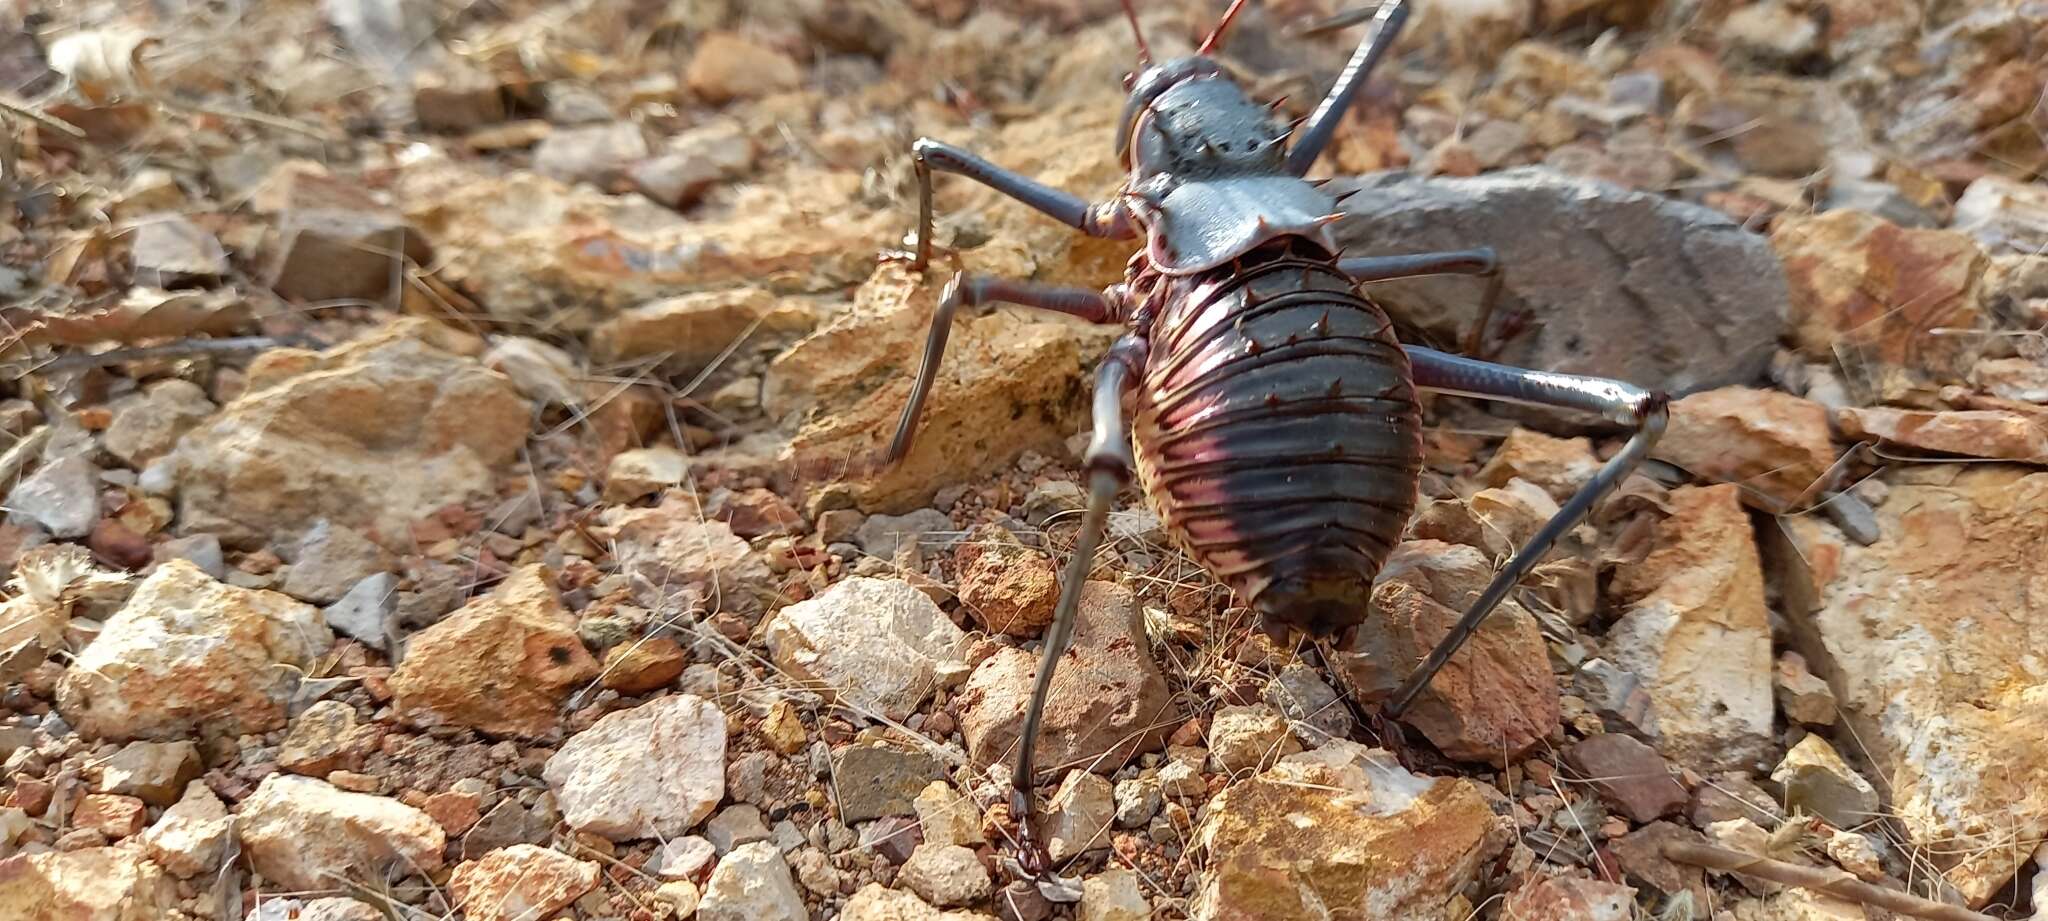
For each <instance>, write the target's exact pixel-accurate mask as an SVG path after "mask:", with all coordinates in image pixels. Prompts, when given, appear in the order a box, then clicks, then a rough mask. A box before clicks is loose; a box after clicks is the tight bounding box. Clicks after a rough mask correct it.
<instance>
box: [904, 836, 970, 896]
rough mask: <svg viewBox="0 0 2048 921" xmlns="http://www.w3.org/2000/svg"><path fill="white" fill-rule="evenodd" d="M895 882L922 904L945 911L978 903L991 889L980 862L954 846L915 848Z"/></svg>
mask: <svg viewBox="0 0 2048 921" xmlns="http://www.w3.org/2000/svg"><path fill="white" fill-rule="evenodd" d="M896 878H897V880H898V881H899V882H901V883H902V884H903V885H904V886H906V887H908V888H909V889H910V891H912V892H915V893H917V894H918V896H919V897H920V898H923V899H924V900H925V901H927V902H930V903H932V904H934V905H938V906H940V907H947V908H951V907H957V906H961V905H967V904H970V903H973V902H978V901H981V900H982V899H985V898H988V894H989V891H990V890H991V889H993V888H994V881H993V880H992V879H990V878H989V874H988V868H987V867H984V866H982V865H981V858H980V857H977V856H975V854H974V852H973V851H972V850H969V849H967V848H964V847H961V846H959V845H957V844H920V845H918V846H917V849H916V850H914V851H912V852H911V853H910V859H909V860H907V861H904V863H903V869H902V871H901V872H899V873H898V874H897V877H896Z"/></svg>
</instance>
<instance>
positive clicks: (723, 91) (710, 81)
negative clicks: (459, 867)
mask: <svg viewBox="0 0 2048 921" xmlns="http://www.w3.org/2000/svg"><path fill="white" fill-rule="evenodd" d="M696 46H697V51H696V54H694V55H692V56H691V58H690V66H689V69H688V70H687V71H685V73H684V75H683V80H684V82H685V83H686V84H687V85H688V86H689V87H690V92H692V93H695V94H697V98H699V99H702V100H704V101H705V102H708V103H711V104H712V105H718V104H721V103H725V102H731V101H732V100H735V99H757V98H760V97H762V96H766V95H768V94H770V93H779V92H783V91H785V90H791V89H795V88H796V86H797V85H798V84H799V83H801V82H802V81H803V73H804V72H803V69H802V68H800V67H798V66H797V64H796V62H795V61H792V60H790V59H789V55H786V54H783V53H782V52H780V51H777V50H775V49H773V48H770V47H768V46H766V45H762V44H760V43H758V42H754V41H752V40H750V39H747V38H744V37H742V36H739V35H735V34H733V33H731V32H712V33H710V34H707V35H705V36H703V37H702V38H700V39H698V40H697V42H696ZM541 914H543V915H545V914H546V912H541Z"/></svg>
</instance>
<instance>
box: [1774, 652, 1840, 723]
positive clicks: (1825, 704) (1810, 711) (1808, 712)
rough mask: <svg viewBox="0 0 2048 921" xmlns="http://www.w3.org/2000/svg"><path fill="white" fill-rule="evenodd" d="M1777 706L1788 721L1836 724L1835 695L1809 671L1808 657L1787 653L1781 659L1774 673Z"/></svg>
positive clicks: (1826, 684)
mask: <svg viewBox="0 0 2048 921" xmlns="http://www.w3.org/2000/svg"><path fill="white" fill-rule="evenodd" d="M1775 676H1776V679H1777V685H1778V706H1779V707H1781V708H1783V709H1784V711H1785V717H1786V718H1787V719H1791V720H1797V721H1799V722H1802V723H1805V724H1807V725H1809V726H1833V725H1834V724H1835V691H1834V689H1833V688H1830V687H1828V683H1827V682H1825V681H1822V680H1820V679H1819V678H1817V677H1815V676H1814V674H1813V672H1811V671H1808V670H1807V668H1806V657H1805V656H1802V655H1800V654H1798V653H1796V652H1787V653H1785V654H1784V655H1781V656H1779V657H1778V668H1777V672H1776V673H1775Z"/></svg>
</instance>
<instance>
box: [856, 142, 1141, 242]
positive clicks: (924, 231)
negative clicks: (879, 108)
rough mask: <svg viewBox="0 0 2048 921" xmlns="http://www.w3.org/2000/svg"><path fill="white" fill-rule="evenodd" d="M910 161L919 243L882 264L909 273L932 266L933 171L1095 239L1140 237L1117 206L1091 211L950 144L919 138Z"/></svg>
mask: <svg viewBox="0 0 2048 921" xmlns="http://www.w3.org/2000/svg"><path fill="white" fill-rule="evenodd" d="M910 157H911V163H912V165H913V167H914V168H915V170H916V172H917V243H916V244H914V248H913V250H912V251H911V252H909V253H904V252H900V251H890V252H886V253H883V254H882V258H884V259H904V258H908V259H909V260H910V267H911V268H913V269H916V270H917V271H920V272H922V271H924V270H925V267H926V266H929V265H930V264H931V260H932V170H938V171H940V172H943V173H952V174H954V175H957V176H965V177H967V178H969V179H972V180H974V181H976V182H979V183H981V184H982V185H985V186H988V187H989V188H992V189H994V190H996V191H998V192H1001V193H1003V194H1004V195H1008V196H1009V197H1011V198H1014V199H1016V200H1018V201H1020V202H1023V203H1024V204H1025V205H1027V206H1029V207H1030V208H1032V209H1033V210H1036V211H1038V212H1040V213H1042V214H1045V215H1047V216H1049V217H1051V218H1052V219H1053V220H1056V221H1059V222H1060V223H1062V224H1065V225H1067V226H1069V227H1072V228H1074V229H1075V230H1079V231H1081V232H1082V233H1085V234H1087V235H1089V236H1091V237H1108V238H1111V239H1123V238H1126V237H1130V236H1133V235H1135V234H1136V233H1137V228H1136V225H1134V224H1132V223H1131V219H1130V214H1129V212H1127V211H1125V210H1124V208H1123V206H1122V205H1121V204H1119V203H1117V202H1115V201H1107V202H1100V203H1097V204H1092V205H1091V204H1089V203H1088V201H1087V200H1086V199H1084V198H1082V197H1080V196H1078V195H1075V194H1073V193H1070V192H1063V191H1060V190H1059V189H1055V188H1053V187H1052V186H1049V185H1046V184H1045V183H1042V182H1039V181H1038V180H1036V179H1032V178H1031V177H1029V176H1026V175H1023V174H1022V173H1017V172H1013V171H1011V170H1007V169H1004V168H1002V167H1000V166H997V165H995V164H993V163H990V162H988V161H987V160H984V159H982V158H980V157H977V156H975V155H974V154H972V153H969V152H967V151H966V150H962V149H961V148H958V147H955V146H953V145H951V144H947V143H944V142H942V141H934V140H932V139H931V138H918V139H917V143H915V144H912V145H910Z"/></svg>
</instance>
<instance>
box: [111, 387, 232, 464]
mask: <svg viewBox="0 0 2048 921" xmlns="http://www.w3.org/2000/svg"><path fill="white" fill-rule="evenodd" d="M112 408H113V410H114V418H113V421H112V422H111V423H110V424H108V426H107V431H106V434H105V435H104V436H103V438H104V441H105V444H106V446H107V453H109V454H112V455H114V456H115V457H118V458H120V459H122V460H124V461H127V462H128V465H129V466H131V467H135V468H138V469H140V468H142V467H145V466H148V465H149V462H150V461H153V460H155V459H157V458H159V457H162V456H164V455H165V454H169V453H170V452H171V450H172V449H173V448H175V447H177V444H178V438H179V436H181V435H183V434H185V433H186V432H188V431H191V429H192V427H193V426H196V425H198V424H199V423H201V422H203V421H205V420H206V417H207V416H210V415H212V414H213V411H214V405H213V401H211V400H208V399H207V398H206V391H204V390H201V389H200V388H199V385H198V384H194V383H192V382H191V381H187V380H179V379H177V378H172V379H170V380H164V381H157V382H156V383H154V384H151V385H149V386H148V387H145V388H143V391H142V393H140V394H137V395H135V396H132V397H128V398H125V399H123V400H121V401H120V402H117V403H115V404H114V406H113V407H112Z"/></svg>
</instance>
